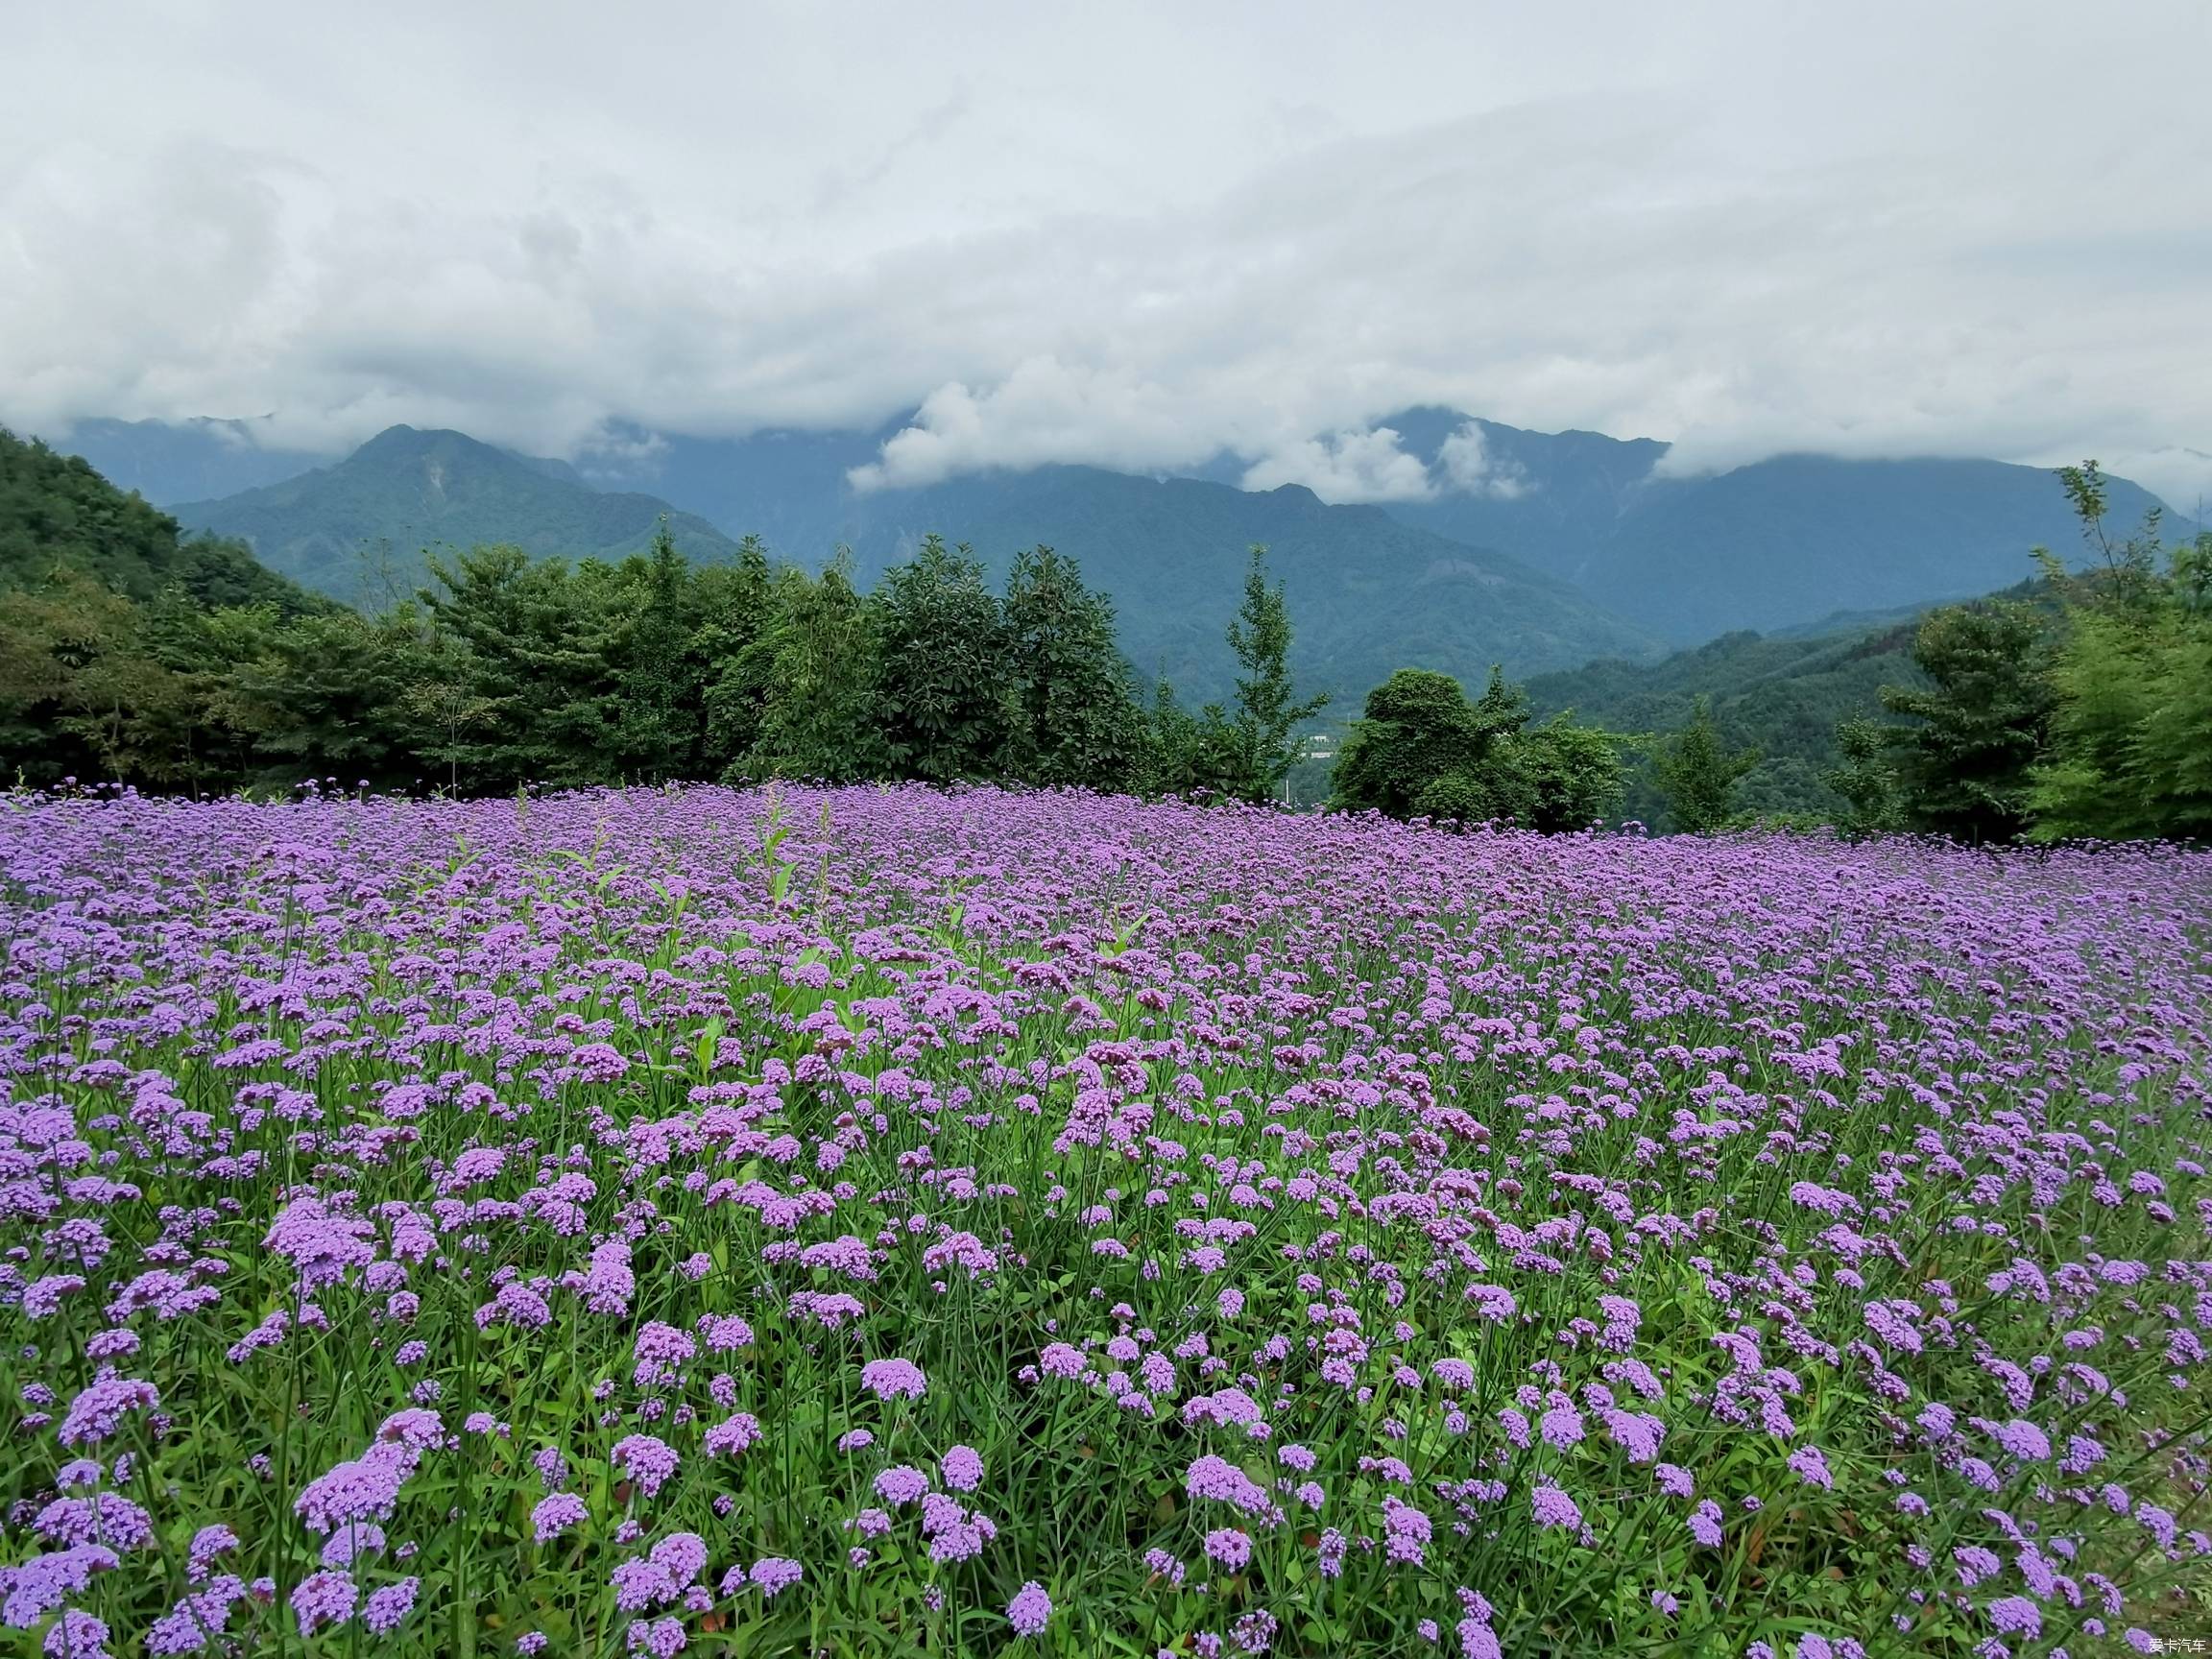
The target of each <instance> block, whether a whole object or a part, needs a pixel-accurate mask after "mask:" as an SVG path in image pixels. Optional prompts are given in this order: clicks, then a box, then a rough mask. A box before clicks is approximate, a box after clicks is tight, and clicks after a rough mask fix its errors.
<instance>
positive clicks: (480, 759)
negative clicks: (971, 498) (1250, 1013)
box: [0, 445, 1326, 800]
mask: <svg viewBox="0 0 2212 1659" xmlns="http://www.w3.org/2000/svg"><path fill="white" fill-rule="evenodd" d="M0 459H8V460H10V461H12V462H15V463H18V464H19V465H18V466H17V472H18V473H19V474H20V475H21V476H20V478H19V479H18V487H17V488H16V489H15V490H14V492H13V493H12V496H11V497H10V499H12V501H13V502H14V506H13V509H12V512H11V513H10V514H9V515H7V516H5V517H0V524H12V525H13V526H15V528H16V531H17V534H16V536H15V541H16V542H18V543H20V544H21V545H22V546H23V547H25V548H30V547H37V548H41V549H44V551H43V552H42V553H40V554H38V555H37V556H36V557H34V556H33V555H32V554H31V553H29V552H24V553H22V554H21V555H20V556H19V557H17V558H16V559H15V561H14V564H13V565H12V566H10V567H8V568H5V569H0V647H4V648H5V649H4V651H0V763H5V764H7V765H9V766H10V767H11V768H12V770H14V771H15V772H16V773H17V774H18V776H19V777H21V778H22V779H23V780H25V781H29V782H33V783H48V784H50V783H56V782H60V781H62V780H64V779H70V778H91V777H101V778H106V779H111V780H123V781H132V782H134V783H137V784H140V785H142V786H146V787H151V788H161V789H174V790H180V791H184V792H193V793H220V792H222V791H224V790H226V789H230V788H236V787H239V786H242V785H244V786H253V787H276V788H282V787H285V786H291V785H297V784H299V783H301V782H302V781H321V782H325V783H343V784H344V785H346V786H348V787H366V788H378V789H383V788H394V787H397V788H402V789H413V790H418V791H419V790H421V789H423V788H425V787H428V786H431V785H439V784H442V785H443V786H444V787H445V789H446V790H447V791H448V792H451V793H463V792H467V793H483V792H487V791H499V792H505V791H511V790H514V789H516V788H518V787H521V786H523V785H525V784H535V785H552V786H564V785H576V784H585V783H593V782H616V781H625V780H643V781H667V780H675V779H690V780H713V779H717V778H723V779H748V778H804V779H818V780H824V781H831V782H851V781H861V780H903V779H919V780H923V781H930V782H939V783H944V782H952V781H977V780H998V781H1021V782H1028V783H1035V784H1040V785H1046V786H1050V785H1056V784H1068V783H1080V784H1083V785H1086V786H1089V787H1093V788H1100V789H1123V790H1145V791H1149V792H1152V793H1192V792H1205V793H1211V794H1214V795H1226V796H1235V797H1242V798H1246V799H1254V800H1257V799H1261V798H1263V797H1266V796H1268V795H1270V794H1272V793H1274V792H1275V790H1276V789H1277V788H1278V787H1279V786H1280V785H1281V784H1282V782H1283V780H1284V777H1285V775H1286V772H1287V770H1288V769H1289V767H1290V765H1291V763H1292V762H1293V761H1294V760H1295V759H1296V758H1297V757H1299V755H1300V754H1301V753H1302V749H1303V736H1304V733H1303V732H1302V731H1301V727H1302V726H1303V725H1304V723H1305V722H1307V721H1309V720H1310V718H1311V716H1312V715H1313V713H1314V712H1315V711H1316V710H1317V709H1319V708H1320V707H1321V706H1322V704H1323V703H1324V702H1325V701H1326V699H1325V698H1320V697H1301V696H1300V695H1299V693H1298V690H1297V679H1296V676H1295V674H1294V672H1293V669H1292V665H1291V660H1290V659H1291V641H1292V629H1291V624H1290V617H1289V613H1288V609H1287V606H1286V602H1285V599H1284V592H1283V588H1282V585H1281V584H1280V582H1272V581H1270V580H1269V577H1268V574H1267V570H1266V565H1265V550H1264V549H1263V548H1257V547H1256V548H1254V549H1252V550H1251V553H1250V556H1249V561H1250V562H1249V565H1248V568H1247V570H1246V572H1245V580H1244V586H1243V598H1242V602H1241V605H1240V607H1239V609H1238V612H1237V613H1236V614H1235V616H1234V617H1233V619H1232V621H1231V623H1230V625H1229V628H1228V630H1227V636H1228V637H1227V639H1226V642H1225V643H1226V645H1227V650H1226V651H1224V652H1223V653H1222V654H1223V656H1224V657H1225V658H1227V659H1229V660H1231V661H1234V662H1235V663H1236V665H1237V672H1236V678H1235V685H1236V696H1235V698H1234V701H1233V702H1231V703H1230V704H1228V705H1227V706H1222V705H1214V704H1209V705H1207V706H1205V707H1204V708H1202V709H1198V710H1196V711H1194V712H1193V711H1190V710H1189V709H1185V708H1184V707H1183V706H1182V705H1181V704H1180V703H1178V702H1177V700H1176V699H1175V697H1174V694H1173V692H1172V690H1171V689H1169V688H1168V687H1166V685H1162V686H1161V687H1160V688H1159V690H1158V691H1157V692H1156V693H1155V694H1154V695H1153V697H1152V699H1151V700H1150V702H1149V703H1148V704H1147V702H1146V701H1145V700H1144V699H1143V698H1142V697H1141V696H1140V694H1139V692H1138V689H1137V685H1136V680H1135V676H1134V674H1133V673H1132V671H1131V669H1130V667H1129V665H1128V663H1127V661H1126V660H1125V659H1124V658H1123V656H1122V654H1121V652H1120V649H1119V646H1118V640H1117V635H1116V617H1115V612H1114V608H1113V605H1112V603H1111V601H1109V600H1108V599H1107V598H1106V597H1105V596H1104V595H1103V594H1101V593H1099V592H1097V591H1096V590H1094V589H1091V588H1089V587H1088V586H1086V585H1085V583H1084V580H1083V576H1082V573H1081V571H1080V570H1079V569H1078V567H1077V565H1076V564H1075V562H1074V561H1073V560H1072V559H1070V558H1069V557H1067V556H1066V555H1064V554H1061V553H1058V552H1056V551H1054V550H1053V549H1051V548H1049V547H1039V548H1036V549H1033V550H1031V551H1030V552H1027V553H1024V554H1022V556H1021V557H1020V558H1018V559H1017V560H1016V561H1015V564H1014V566H1013V569H1012V570H1011V572H1010V573H1009V575H1008V577H1007V579H1006V583H1005V590H1004V593H1003V595H1002V596H1001V595H1000V594H999V593H997V592H994V591H993V590H992V588H991V586H990V584H989V582H988V581H987V579H986V573H985V571H984V568H983V566H982V565H980V563H979V562H977V561H976V560H975V558H974V556H973V555H972V554H971V553H970V551H969V550H968V549H967V548H966V547H964V546H963V547H958V548H954V547H949V546H948V545H946V543H945V542H944V541H941V540H940V539H938V538H935V537H930V538H926V540H925V541H923V543H922V544H921V546H920V548H919V549H918V550H917V552H916V554H915V557H914V558H913V559H911V560H909V561H908V562H906V563H905V564H903V565H898V566H896V567H894V568H893V569H892V570H891V571H890V572H888V573H887V574H886V576H885V577H884V579H883V580H882V581H881V582H880V583H878V584H877V585H876V587H875V588H874V589H873V590H862V589H860V588H858V587H857V586H856V585H855V584H854V579H853V574H852V569H851V566H850V565H849V564H848V563H846V562H845V561H843V560H838V561H833V562H832V563H831V564H830V565H829V568H827V569H826V570H824V571H822V572H821V573H820V574H818V575H816V574H811V573H809V572H806V571H805V570H803V569H800V568H797V567H795V566H789V565H783V566H779V565H774V564H772V563H771V561H770V559H769V557H768V553H767V549H766V548H765V547H764V546H762V545H761V544H760V542H759V541H757V540H755V539H753V538H747V539H746V541H743V542H741V543H739V544H738V545H737V547H736V548H735V549H734V554H733V558H732V559H731V560H730V561H729V562H727V563H721V564H709V565H695V564H693V563H692V562H691V561H690V560H689V559H687V558H686V557H685V555H684V554H683V552H682V551H681V550H680V548H679V547H678V546H677V545H676V541H675V537H674V534H673V532H672V531H671V530H670V529H669V528H668V527H666V526H663V527H662V530H661V533H660V534H659V535H657V536H656V537H655V538H654V539H653V541H652V543H651V544H650V546H649V547H648V548H647V549H646V550H645V551H644V552H643V553H641V554H638V555H636V556H633V557H630V558H627V559H624V560H622V561H620V562H619V563H609V562H607V561H605V560H600V559H585V560H582V561H580V562H578V563H575V564H573V565H571V564H569V563H567V562H565V561H563V560H559V559H541V558H534V557H532V556H531V555H530V553H529V552H528V551H527V550H526V549H525V548H523V547H520V546H517V545H510V544H496V545H487V546H478V547H473V548H470V549H469V550H468V551H466V552H462V553H460V554H458V555H455V556H452V557H450V558H445V557H436V556H433V557H432V558H431V559H430V561H429V564H428V566H427V568H428V571H429V578H430V580H429V584H428V586H427V587H424V588H422V589H418V590H417V591H415V592H414V593H413V594H411V595H409V596H407V597H405V598H403V599H400V600H398V601H397V602H396V603H394V604H393V605H391V606H390V607H388V608H387V609H385V610H383V611H380V612H359V611H353V610H348V609H345V608H342V607H338V606H335V605H332V604H329V603H328V602H326V601H320V600H311V599H309V598H308V597H307V596H306V595H305V594H304V593H302V592H301V590H300V589H296V588H293V587H292V586H291V585H290V584H289V583H287V582H284V581H283V580H282V579H281V578H278V577H275V576H271V575H270V574H269V573H268V572H266V571H263V570H261V569H260V567H259V566H258V565H255V564H254V563H253V561H252V558H251V556H249V555H247V554H245V553H244V552H243V550H241V549H238V548H235V547H231V546H228V545H224V544H207V543H194V542H184V543H180V542H179V541H177V534H176V526H175V524H174V523H173V522H172V521H170V520H169V519H167V518H165V517H162V516H161V515H158V514H156V513H153V512H152V511H151V510H150V509H148V508H146V506H145V504H144V503H143V502H141V501H139V500H137V499H136V498H135V497H132V496H124V495H121V494H120V493H117V492H115V491H113V490H111V489H109V488H108V487H107V486H106V485H105V484H103V483H102V482H101V481H100V479H99V478H98V477H97V475H96V474H92V473H90V472H89V471H88V470H87V469H84V466H83V464H82V463H81V462H62V461H60V460H59V458H57V457H54V456H52V455H51V454H49V453H48V452H46V451H44V450H42V449H38V448H36V446H32V445H15V446H14V448H13V449H12V450H11V451H7V452H5V453H0ZM103 548H106V549H108V554H107V555H106V556H105V563H102V561H101V558H99V557H96V555H98V554H99V553H100V550H101V549H103ZM226 560H228V561H235V562H236V563H237V564H238V565H239V567H240V569H241V570H242V571H244V572H245V573H246V574H247V575H248V576H249V577H252V578H254V579H257V580H258V582H259V583H260V584H261V586H259V587H255V586H254V585H253V582H252V581H245V582H237V583H230V584H228V586H226V585H222V584H214V583H210V582H208V581H206V580H204V578H206V577H207V576H208V574H209V572H211V571H220V570H221V569H223V568H226V567H227V566H226V565H224V561H226ZM103 578H106V580H103ZM194 582H197V583H198V586H197V587H195V586H192V585H191V584H193V583H194Z"/></svg>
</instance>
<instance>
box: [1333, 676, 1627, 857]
mask: <svg viewBox="0 0 2212 1659" xmlns="http://www.w3.org/2000/svg"><path fill="white" fill-rule="evenodd" d="M1620 749H1621V739H1620V738H1618V737H1616V736H1614V735H1612V734H1611V733H1604V732H1599V731H1594V730H1592V729H1590V728H1588V727H1581V726H1575V725H1573V724H1571V723H1570V722H1569V721H1568V720H1567V718H1566V717H1565V716H1564V715H1560V716H1557V717H1554V718H1553V719H1552V720H1551V721H1549V722H1547V723H1546V724H1544V725H1542V726H1535V727H1531V726H1530V724H1529V710H1528V698H1527V693H1526V692H1525V691H1524V690H1523V689H1522V688H1521V687H1520V686H1518V685H1510V684H1508V683H1507V681H1506V679H1505V676H1504V673H1503V670H1501V669H1498V668H1495V667H1494V668H1492V669H1491V671H1490V684H1489V686H1488V687H1487V689H1485V690H1484V692H1483V693H1482V695H1481V696H1480V697H1479V699H1477V700H1476V701H1475V702H1472V703H1470V702H1468V700H1467V694H1466V692H1465V691H1464V690H1462V689H1461V688H1460V685H1459V683H1458V682H1457V681H1456V680H1454V679H1452V678H1451V677H1450V676H1448V675H1444V674H1437V673H1433V672H1431V670H1429V669H1425V668H1401V669H1400V670H1399V671H1398V672H1397V673H1395V674H1393V675H1391V676H1390V678H1389V679H1388V680H1386V681H1385V682H1383V684H1382V685H1378V686H1377V687H1376V688H1375V689H1374V690H1373V691H1371V692H1369V693H1368V694H1367V703H1366V707H1365V709H1363V711H1362V712H1361V715H1360V717H1359V719H1358V721H1356V722H1355V723H1354V724H1353V727H1352V733H1351V735H1350V737H1349V738H1347V740H1346V741H1345V744H1344V751H1343V754H1342V755H1341V756H1340V757H1338V759H1337V762H1336V768H1335V773H1334V787H1335V794H1334V805H1337V806H1340V807H1343V808H1346V809H1348V810H1354V811H1361V810H1364V811H1375V812H1382V813H1385V814H1387V815H1388V816H1390V817H1394V818H1405V817H1410V816H1416V815H1418V816H1420V817H1424V818H1435V819H1449V820H1454V821H1456V822H1459V823H1463V824H1513V825H1519V826H1520V827H1522V828H1524V829H1540V830H1544V831H1547V832H1557V831H1561V830H1571V829H1587V828H1589V827H1590V826H1591V825H1592V824H1594V823H1596V822H1597V821H1599V820H1600V819H1602V818H1603V817H1604V816H1605V815H1606V814H1607V813H1608V812H1610V811H1611V810H1612V809H1613V808H1614V807H1615V806H1616V805H1618V804H1619V802H1620V799H1621V788H1622V767H1621V753H1620Z"/></svg>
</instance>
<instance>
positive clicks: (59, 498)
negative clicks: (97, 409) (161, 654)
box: [0, 428, 312, 610]
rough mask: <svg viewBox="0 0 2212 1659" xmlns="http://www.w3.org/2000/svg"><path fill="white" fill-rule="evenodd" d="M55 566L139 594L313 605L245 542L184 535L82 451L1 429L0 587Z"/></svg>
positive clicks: (26, 581)
mask: <svg viewBox="0 0 2212 1659" xmlns="http://www.w3.org/2000/svg"><path fill="white" fill-rule="evenodd" d="M57 570H75V571H81V572H83V573H84V574H85V575H88V576H91V577H94V578H95V579H97V580H98V581H99V582H100V583H102V584H103V585H104V586H106V587H108V588H112V589H116V590H117V591H119V592H123V593H127V594H129V595H130V596H132V598H134V599H150V598H152V597H154V596H155V595H156V593H158V592H160V591H161V590H162V589H167V588H171V587H176V588H181V589H183V590H184V591H185V592H186V593H187V594H188V595H189V596H190V597H191V598H193V599H194V600H196V601H198V602H199V603H201V604H203V605H253V604H274V605H276V606H278V607H280V608H283V609H287V610H298V609H300V608H301V607H302V606H305V605H308V604H310V603H312V601H310V600H309V598H308V596H307V595H306V594H304V593H302V592H301V590H300V589H298V588H296V587H295V586H294V585H293V584H292V583H290V582H288V581H285V580H284V579H283V578H282V577H280V576H277V575H276V574H274V573H273V572H271V571H269V570H267V569H264V568H263V567H262V566H261V565H259V564H257V563H256V562H255V561H254V559H253V556H252V553H251V552H249V551H248V550H247V549H246V548H245V547H244V546H243V545H241V544H240V543H238V542H235V541H220V540H216V539H213V538H208V537H194V538H190V539H186V538H183V537H181V536H180V533H179V529H178V524H177V520H176V519H174V518H172V517H170V516H169V515H168V514H166V513H163V512H161V511H159V510H158V509H156V508H154V507H152V506H149V505H148V504H147V503H146V501H145V500H144V499H143V498H142V497H140V496H138V495H136V494H126V493H124V492H122V491H121V490H118V489H116V488H115V486H114V485H112V484H110V483H109V482H108V480H107V479H106V478H104V477H102V476H101V475H100V474H99V473H98V472H96V471H94V470H93V469H91V468H90V467H89V466H87V465H86V464H85V463H84V461H82V460H80V459H78V458H77V457H76V456H74V455H61V454H58V453H56V452H55V451H54V450H52V449H50V448H48V447H47V446H46V445H43V444H41V443H39V442H37V441H36V439H34V440H32V441H30V442H28V443H26V442H25V441H24V440H22V439H20V438H17V437H16V436H15V435H14V434H13V433H12V432H9V431H8V430H6V429H5V428H0V588H26V587H32V586H35V585H36V584H38V583H40V582H43V581H44V580H45V579H46V578H47V577H48V576H50V575H51V574H53V573H54V572H55V571H57Z"/></svg>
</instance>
